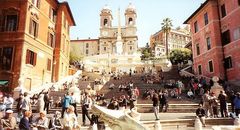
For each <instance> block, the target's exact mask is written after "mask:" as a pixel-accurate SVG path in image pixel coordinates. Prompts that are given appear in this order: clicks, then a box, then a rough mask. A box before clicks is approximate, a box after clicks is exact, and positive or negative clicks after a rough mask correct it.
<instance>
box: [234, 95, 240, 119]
mask: <svg viewBox="0 0 240 130" xmlns="http://www.w3.org/2000/svg"><path fill="white" fill-rule="evenodd" d="M233 103H234V106H235V112H236V116H237V117H238V118H239V116H238V115H239V113H240V93H239V92H237V94H236V97H235V99H234V101H233Z"/></svg>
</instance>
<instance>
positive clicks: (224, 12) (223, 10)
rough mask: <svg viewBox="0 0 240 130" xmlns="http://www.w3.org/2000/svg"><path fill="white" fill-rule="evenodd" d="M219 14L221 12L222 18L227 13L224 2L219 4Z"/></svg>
mask: <svg viewBox="0 0 240 130" xmlns="http://www.w3.org/2000/svg"><path fill="white" fill-rule="evenodd" d="M221 14H222V18H223V17H225V16H226V15H227V13H226V8H225V4H223V5H221Z"/></svg>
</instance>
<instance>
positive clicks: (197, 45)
mask: <svg viewBox="0 0 240 130" xmlns="http://www.w3.org/2000/svg"><path fill="white" fill-rule="evenodd" d="M196 50H197V55H200V47H199V44H196Z"/></svg>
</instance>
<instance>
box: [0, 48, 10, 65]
mask: <svg viewBox="0 0 240 130" xmlns="http://www.w3.org/2000/svg"><path fill="white" fill-rule="evenodd" d="M12 57H13V47H2V48H0V67H1V69H2V70H11V67H12Z"/></svg>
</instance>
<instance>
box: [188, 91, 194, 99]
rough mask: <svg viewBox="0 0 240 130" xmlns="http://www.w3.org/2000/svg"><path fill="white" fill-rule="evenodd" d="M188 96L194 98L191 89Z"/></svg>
mask: <svg viewBox="0 0 240 130" xmlns="http://www.w3.org/2000/svg"><path fill="white" fill-rule="evenodd" d="M187 96H188V98H194V94H193V92H192V90H191V89H189V90H188V92H187Z"/></svg>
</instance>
